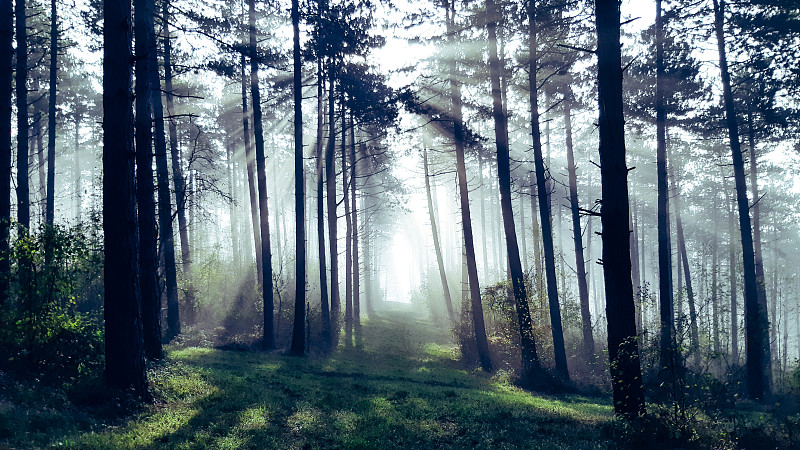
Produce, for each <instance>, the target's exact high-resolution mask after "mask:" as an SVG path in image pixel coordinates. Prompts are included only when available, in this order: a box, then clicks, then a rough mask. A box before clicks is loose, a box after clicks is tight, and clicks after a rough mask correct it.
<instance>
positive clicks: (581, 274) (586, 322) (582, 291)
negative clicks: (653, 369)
mask: <svg viewBox="0 0 800 450" xmlns="http://www.w3.org/2000/svg"><path fill="white" fill-rule="evenodd" d="M571 102H572V90H571V89H570V88H569V87H567V91H566V94H565V99H564V126H565V129H566V134H567V135H566V141H567V142H566V144H567V166H568V169H567V170H568V171H569V203H570V207H571V209H572V238H573V240H574V241H575V270H576V271H577V274H578V297H579V298H580V304H581V325H582V330H583V353H584V357H585V358H586V361H587V362H590V363H591V362H592V361H594V337H592V317H591V313H590V312H589V287H588V285H587V283H586V263H585V261H584V259H583V236H582V234H581V231H582V228H581V213H580V205H579V204H578V176H577V173H576V172H577V169H576V167H575V156H574V154H573V148H572V117H571V116H572V110H571V104H570V103H571Z"/></svg>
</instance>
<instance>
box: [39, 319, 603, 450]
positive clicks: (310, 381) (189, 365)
mask: <svg viewBox="0 0 800 450" xmlns="http://www.w3.org/2000/svg"><path fill="white" fill-rule="evenodd" d="M448 336H449V330H446V329H442V327H440V326H435V325H433V324H431V323H430V322H427V321H426V320H424V319H422V318H419V317H417V316H414V315H413V314H412V313H411V312H408V311H394V312H389V313H384V314H383V315H382V316H379V317H378V318H376V319H374V320H372V321H370V322H368V323H366V324H365V326H364V345H363V348H343V347H340V350H339V351H337V352H335V353H334V354H332V355H331V356H329V357H327V358H316V357H308V358H292V357H288V356H284V355H281V354H277V353H274V354H264V353H255V352H234V351H224V350H216V349H207V348H186V349H173V350H171V351H169V353H168V357H167V359H166V361H164V362H163V363H160V365H159V366H158V367H155V368H154V369H153V370H152V371H151V373H150V380H151V385H152V388H153V391H154V392H155V395H156V396H157V398H159V399H160V401H159V402H158V403H157V404H156V405H154V406H151V407H147V408H146V409H145V410H144V411H142V412H140V413H138V414H137V415H136V416H135V417H134V418H132V420H130V421H128V422H127V423H122V424H120V425H118V426H113V427H111V426H104V427H101V428H97V429H96V431H94V432H92V431H86V430H84V431H74V432H72V433H68V434H65V435H62V436H61V437H58V436H52V438H54V440H51V441H50V443H51V444H55V445H57V446H62V445H63V446H66V447H71V448H164V449H182V448H186V449H201V448H237V449H238V448H253V449H262V448H275V449H294V448H298V449H300V448H376V449H387V450H388V449H394V448H424V449H440V448H486V449H503V448H606V447H611V446H612V445H611V444H612V443H611V442H610V441H608V440H607V438H605V437H604V436H603V434H602V432H601V428H602V425H603V424H604V423H607V422H608V421H610V420H611V416H612V410H611V406H610V405H609V404H608V402H605V401H601V403H598V399H587V398H583V397H577V396H560V397H558V398H543V397H539V396H535V395H531V394H530V393H526V392H524V391H521V390H519V389H517V388H515V387H513V386H511V385H510V384H509V383H507V382H504V381H503V380H501V377H500V376H495V377H490V376H488V375H485V374H482V373H480V372H468V371H466V370H463V368H462V367H461V365H460V364H459V363H458V362H457V361H456V360H455V357H456V355H455V354H454V350H453V348H452V347H450V346H448V345H446V344H445V343H446V342H447V339H448Z"/></svg>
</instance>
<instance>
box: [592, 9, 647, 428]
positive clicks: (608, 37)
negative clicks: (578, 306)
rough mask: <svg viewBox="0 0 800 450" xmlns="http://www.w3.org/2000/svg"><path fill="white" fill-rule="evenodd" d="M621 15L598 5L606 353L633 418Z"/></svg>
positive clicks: (636, 388)
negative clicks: (606, 326)
mask: <svg viewBox="0 0 800 450" xmlns="http://www.w3.org/2000/svg"><path fill="white" fill-rule="evenodd" d="M619 16H620V11H619V2H618V1H616V0H597V1H596V2H595V17H596V23H597V70H598V75H597V88H598V104H599V108H600V118H599V121H598V123H599V127H600V167H601V169H600V175H601V177H602V209H601V212H600V214H601V216H600V220H601V222H602V224H603V231H602V236H603V272H604V279H605V290H606V319H607V321H608V353H609V359H610V362H611V366H610V371H611V383H612V388H613V397H614V411H615V412H616V413H617V414H620V415H625V416H629V417H633V416H637V415H639V414H642V413H644V393H643V388H642V371H641V366H640V365H639V345H638V342H637V339H636V322H635V319H634V314H635V311H634V306H633V284H632V283H631V256H630V239H629V233H630V231H629V230H628V214H629V211H628V180H627V179H628V167H627V166H626V164H625V131H624V129H623V124H624V123H625V120H624V118H623V113H622V68H621V51H620V39H619V38H620V20H619Z"/></svg>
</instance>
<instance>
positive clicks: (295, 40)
mask: <svg viewBox="0 0 800 450" xmlns="http://www.w3.org/2000/svg"><path fill="white" fill-rule="evenodd" d="M291 15H292V44H293V48H292V62H293V64H294V74H293V75H294V76H293V86H292V89H293V94H294V210H295V216H294V220H295V221H294V225H295V249H294V254H295V267H296V269H295V295H294V325H293V327H292V344H291V352H292V353H293V354H295V355H302V354H303V353H304V350H305V345H306V342H305V336H306V333H305V323H306V321H305V318H306V317H305V316H306V192H305V186H306V177H305V173H304V171H303V82H302V81H303V80H302V76H303V64H302V61H301V59H300V6H299V0H292V11H291Z"/></svg>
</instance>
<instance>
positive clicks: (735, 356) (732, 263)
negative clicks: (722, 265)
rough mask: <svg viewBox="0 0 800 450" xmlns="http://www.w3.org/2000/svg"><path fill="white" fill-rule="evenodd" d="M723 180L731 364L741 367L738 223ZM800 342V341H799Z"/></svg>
mask: <svg viewBox="0 0 800 450" xmlns="http://www.w3.org/2000/svg"><path fill="white" fill-rule="evenodd" d="M724 181H725V180H724V178H723V189H722V190H723V192H725V193H726V198H727V201H728V236H729V237H728V239H729V241H728V276H729V277H730V282H729V283H730V294H731V362H732V363H733V366H734V367H735V366H738V365H739V311H738V306H739V305H738V302H737V297H738V296H737V294H736V291H737V290H738V288H737V286H736V285H737V283H736V265H737V264H736V259H737V258H736V238H735V233H736V221H735V220H734V206H733V201H732V199H731V197H730V196H729V195H727V193H728V192H730V191H729V190H728V186H727V183H724ZM798 329H800V327H798ZM799 342H800V341H799Z"/></svg>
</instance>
